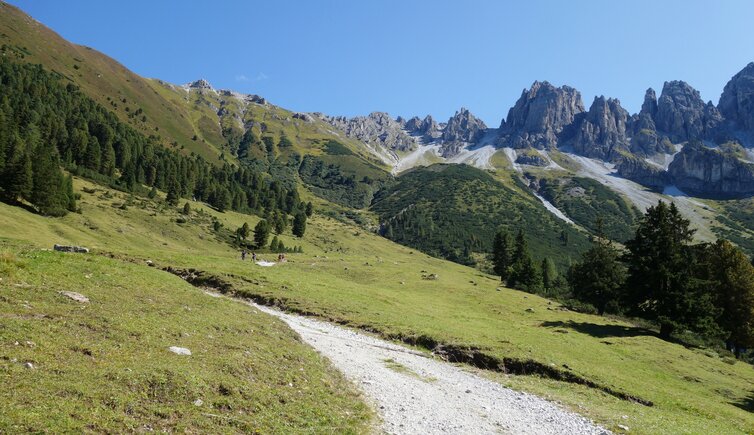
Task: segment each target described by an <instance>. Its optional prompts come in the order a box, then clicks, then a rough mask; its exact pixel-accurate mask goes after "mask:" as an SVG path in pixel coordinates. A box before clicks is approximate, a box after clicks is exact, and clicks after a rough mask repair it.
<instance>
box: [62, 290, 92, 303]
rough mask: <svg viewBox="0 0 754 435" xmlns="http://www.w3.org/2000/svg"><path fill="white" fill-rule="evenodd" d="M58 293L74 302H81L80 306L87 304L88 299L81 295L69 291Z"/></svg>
mask: <svg viewBox="0 0 754 435" xmlns="http://www.w3.org/2000/svg"><path fill="white" fill-rule="evenodd" d="M59 293H60V294H61V295H63V296H65V297H67V298H70V299H73V300H74V301H76V302H81V303H82V304H87V303H89V298H88V297H86V296H84V295H82V294H81V293H76V292H69V291H62V292H59Z"/></svg>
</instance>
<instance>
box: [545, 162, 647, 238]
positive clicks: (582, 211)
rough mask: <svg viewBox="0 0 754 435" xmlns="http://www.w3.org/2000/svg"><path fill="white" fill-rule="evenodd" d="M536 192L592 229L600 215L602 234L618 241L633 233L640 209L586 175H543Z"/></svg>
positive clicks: (594, 228) (585, 226) (577, 221)
mask: <svg viewBox="0 0 754 435" xmlns="http://www.w3.org/2000/svg"><path fill="white" fill-rule="evenodd" d="M538 184H539V192H540V194H541V195H542V196H543V197H545V198H546V199H547V200H548V201H550V202H551V203H552V204H553V205H554V206H555V207H557V208H558V209H559V210H561V211H563V213H565V214H566V216H568V217H570V218H571V219H572V220H573V221H574V222H576V223H577V224H579V225H581V226H582V227H584V228H587V229H588V230H589V231H591V232H596V231H597V227H596V223H597V220H598V219H602V223H603V231H604V232H605V234H606V235H607V236H608V237H609V238H611V239H613V240H617V241H619V242H624V241H626V240H628V239H630V238H631V237H633V235H634V232H635V230H636V228H635V227H636V224H637V223H638V221H639V217H640V216H641V212H639V210H638V209H637V208H636V207H635V206H634V205H633V204H631V203H630V202H629V201H628V200H626V199H625V198H623V197H621V196H620V195H618V194H617V193H615V192H613V191H612V190H610V189H609V188H608V187H605V186H604V185H602V184H600V183H599V182H597V181H595V180H592V179H590V178H582V177H560V178H552V177H546V178H542V179H540V180H538Z"/></svg>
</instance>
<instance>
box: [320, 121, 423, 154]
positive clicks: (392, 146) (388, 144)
mask: <svg viewBox="0 0 754 435" xmlns="http://www.w3.org/2000/svg"><path fill="white" fill-rule="evenodd" d="M315 116H318V117H319V118H320V119H322V120H323V121H325V122H327V123H329V124H331V125H332V126H334V127H336V128H338V129H340V130H341V131H343V132H344V133H345V134H346V135H348V136H350V137H353V138H355V139H358V140H360V141H362V142H366V143H368V144H370V145H372V146H379V147H382V148H385V149H387V150H390V151H410V150H413V149H415V148H416V146H417V144H418V140H417V138H415V137H413V136H411V135H410V134H408V132H406V131H405V130H404V125H405V121H403V120H401V122H399V121H398V120H395V119H393V118H391V117H390V115H388V114H387V113H384V112H373V113H370V114H369V115H368V116H357V117H354V118H346V117H345V116H327V115H322V114H319V113H317V114H315Z"/></svg>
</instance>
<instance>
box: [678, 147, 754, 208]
mask: <svg viewBox="0 0 754 435" xmlns="http://www.w3.org/2000/svg"><path fill="white" fill-rule="evenodd" d="M668 172H669V173H670V177H671V179H672V182H673V183H674V184H675V185H676V186H678V188H680V189H681V190H683V191H684V192H687V193H690V194H694V195H701V196H714V197H735V196H744V195H751V194H754V164H751V163H747V162H744V161H742V160H740V159H738V158H737V157H736V156H735V155H734V154H733V153H730V152H724V151H721V150H717V149H711V148H707V147H705V146H703V145H701V144H699V143H690V144H688V145H686V146H685V147H684V148H683V150H682V151H681V152H680V153H678V155H676V156H675V159H674V160H673V163H671V164H670V167H669V168H668Z"/></svg>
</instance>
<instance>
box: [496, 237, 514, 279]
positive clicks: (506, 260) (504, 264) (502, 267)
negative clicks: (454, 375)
mask: <svg viewBox="0 0 754 435" xmlns="http://www.w3.org/2000/svg"><path fill="white" fill-rule="evenodd" d="M510 239H511V238H510V234H508V232H507V231H505V230H500V231H498V232H497V234H495V239H494V240H493V242H492V268H493V270H494V271H495V274H496V275H498V276H500V281H502V282H505V281H506V280H507V279H508V273H509V272H510V266H511V253H510V244H511V240H510Z"/></svg>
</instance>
